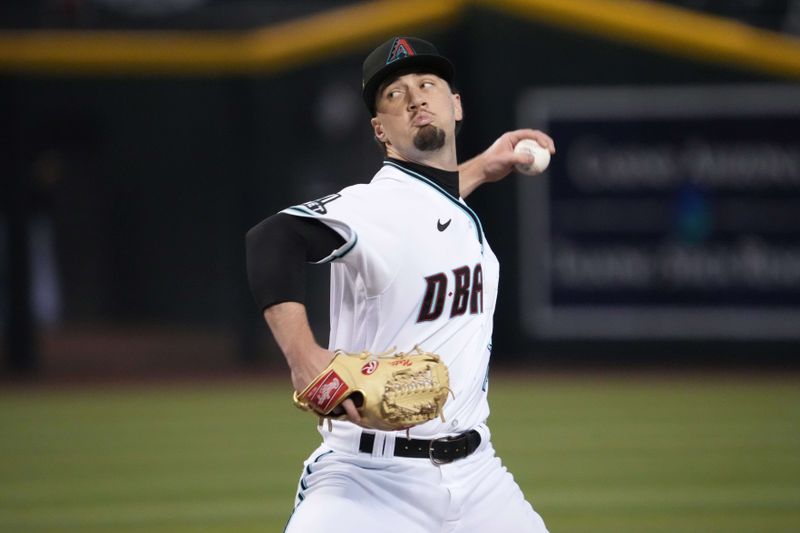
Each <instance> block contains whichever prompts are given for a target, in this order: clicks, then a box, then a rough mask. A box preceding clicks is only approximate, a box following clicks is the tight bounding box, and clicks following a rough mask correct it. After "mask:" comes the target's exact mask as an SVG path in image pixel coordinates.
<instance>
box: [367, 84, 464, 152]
mask: <svg viewBox="0 0 800 533" xmlns="http://www.w3.org/2000/svg"><path fill="white" fill-rule="evenodd" d="M375 104H376V105H375V109H376V116H375V118H373V119H372V126H373V129H374V133H375V136H376V137H377V138H378V140H380V141H381V142H383V143H386V146H387V149H389V150H390V152H396V153H398V154H401V155H409V154H414V153H415V152H430V151H434V150H440V149H441V148H443V147H444V146H448V145H450V146H453V147H455V142H454V137H455V124H456V121H457V120H461V118H462V110H461V97H460V96H459V95H457V94H453V93H452V92H451V90H450V85H449V84H448V83H447V82H446V81H445V80H443V79H442V78H440V77H439V76H437V75H435V74H425V73H410V74H404V75H402V76H399V77H397V78H395V79H393V80H390V81H389V83H386V84H384V85H382V86H381V87H380V88H379V89H378V94H377V95H376V98H375Z"/></svg>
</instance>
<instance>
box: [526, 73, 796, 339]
mask: <svg viewBox="0 0 800 533" xmlns="http://www.w3.org/2000/svg"><path fill="white" fill-rule="evenodd" d="M518 104H519V105H518V115H517V118H518V122H519V124H520V125H521V126H524V127H535V128H540V129H542V130H544V131H547V132H548V133H549V134H550V135H551V136H552V137H553V138H554V139H555V141H556V147H557V150H558V152H557V154H556V156H555V157H553V160H552V162H551V164H550V167H549V168H548V170H547V172H546V173H545V175H544V176H539V177H533V178H531V177H525V176H522V177H520V178H519V179H518V184H519V185H518V186H519V196H518V197H519V213H520V261H521V268H520V272H521V291H522V292H521V298H520V301H521V302H522V303H521V307H522V308H521V315H520V316H521V319H522V325H523V328H524V330H525V331H526V333H527V334H529V335H531V336H533V337H537V338H617V339H625V338H630V339H634V338H674V339H680V338H687V339H689V338H709V339H713V338H754V339H765V338H800V86H783V85H781V86H703V87H696V86H693V87H658V88H596V89H583V88H581V89H573V88H563V89H548V90H536V91H530V92H527V93H524V94H523V95H522V97H521V98H520V100H519V102H518Z"/></svg>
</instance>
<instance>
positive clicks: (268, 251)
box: [245, 213, 345, 310]
mask: <svg viewBox="0 0 800 533" xmlns="http://www.w3.org/2000/svg"><path fill="white" fill-rule="evenodd" d="M344 243H345V240H344V238H343V237H342V236H341V235H339V234H338V233H336V232H335V231H334V230H333V229H331V228H330V227H329V226H327V225H325V224H324V223H323V222H321V221H319V220H315V219H313V218H304V217H296V216H292V215H287V214H285V213H278V214H276V215H273V216H271V217H269V218H267V219H265V220H263V221H261V222H260V223H259V224H258V225H256V226H254V227H253V228H251V229H250V231H248V232H247V236H246V237H245V244H246V248H247V278H248V280H249V282H250V291H251V292H252V293H253V298H254V299H255V301H256V304H257V305H258V306H259V307H260V308H261V310H264V309H266V308H267V307H270V306H272V305H275V304H278V303H281V302H300V303H304V302H305V293H306V291H305V286H306V264H307V263H308V262H315V261H319V260H321V259H324V258H325V257H327V256H328V255H330V253H331V252H332V251H334V250H335V249H337V248H339V247H341V246H342V245H343V244H344Z"/></svg>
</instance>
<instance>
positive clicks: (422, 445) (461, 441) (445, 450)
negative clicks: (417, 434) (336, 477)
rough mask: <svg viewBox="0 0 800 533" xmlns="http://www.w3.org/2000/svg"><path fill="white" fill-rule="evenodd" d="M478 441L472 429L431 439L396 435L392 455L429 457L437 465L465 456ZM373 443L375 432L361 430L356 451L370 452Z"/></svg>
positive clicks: (418, 457)
mask: <svg viewBox="0 0 800 533" xmlns="http://www.w3.org/2000/svg"><path fill="white" fill-rule="evenodd" d="M480 443H481V434H480V433H478V432H477V431H475V430H474V429H473V430H471V431H467V432H466V433H462V434H461V435H456V436H454V437H441V438H438V439H433V440H424V439H404V438H401V437H398V438H396V439H395V441H394V455H395V457H415V458H417V459H430V460H431V462H432V463H433V464H437V465H438V464H445V463H450V462H452V461H454V460H456V459H463V458H464V457H467V456H468V455H470V454H471V453H472V452H474V451H475V450H477V449H478V446H479V445H480ZM374 445H375V434H374V433H366V432H362V433H361V441H360V442H359V444H358V451H360V452H364V453H372V449H373V447H374Z"/></svg>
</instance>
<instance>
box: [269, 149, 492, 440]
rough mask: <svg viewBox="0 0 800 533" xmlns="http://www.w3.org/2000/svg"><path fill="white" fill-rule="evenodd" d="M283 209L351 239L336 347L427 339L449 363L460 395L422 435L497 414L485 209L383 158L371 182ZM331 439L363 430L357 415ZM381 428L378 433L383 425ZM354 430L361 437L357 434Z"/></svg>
mask: <svg viewBox="0 0 800 533" xmlns="http://www.w3.org/2000/svg"><path fill="white" fill-rule="evenodd" d="M283 212H284V213H288V214H291V215H297V216H303V217H312V218H316V219H318V220H321V221H322V222H324V223H325V224H327V225H328V226H330V227H331V228H333V229H334V230H335V231H336V232H338V233H339V234H340V235H341V236H342V237H343V238H344V239H345V241H346V243H345V244H344V245H343V246H341V247H340V248H339V249H337V250H335V251H334V252H333V253H331V254H330V255H329V256H328V257H326V258H325V259H323V260H322V261H320V263H324V262H331V309H330V316H331V333H330V341H329V348H330V349H331V350H336V349H341V350H345V351H348V352H360V351H362V350H369V351H370V352H373V353H380V352H384V351H386V350H389V349H392V348H396V349H397V350H400V351H410V350H412V349H413V348H414V346H416V345H419V346H420V347H421V348H422V349H423V350H426V351H430V352H434V353H437V354H439V355H440V356H441V358H442V360H443V361H444V362H445V363H446V364H447V367H448V369H449V372H450V386H451V388H452V390H453V394H454V397H451V398H450V399H449V400H448V402H447V403H446V405H445V408H444V416H445V419H446V422H444V423H443V422H442V421H441V420H439V419H435V420H432V421H430V422H427V423H425V424H422V425H419V426H417V427H414V428H413V429H411V436H412V437H414V438H434V437H440V436H444V435H452V434H455V433H462V432H464V431H468V430H470V429H473V428H475V427H477V426H479V425H480V424H482V423H483V422H484V421H485V420H486V418H487V417H488V416H489V405H488V402H487V399H486V393H487V371H488V365H489V356H490V352H491V338H492V315H493V313H494V308H495V301H496V298H497V285H498V279H499V264H498V262H497V258H496V257H495V255H494V253H493V252H492V249H491V248H490V247H489V243H488V242H486V237H485V236H484V234H483V228H482V227H481V223H480V220H479V219H478V217H477V215H476V214H475V213H474V212H473V211H472V210H471V209H470V208H469V207H468V206H467V205H466V204H465V203H464V201H463V200H461V199H460V198H455V197H453V196H452V195H451V194H449V193H448V192H446V191H445V190H444V189H443V188H441V187H440V186H439V185H438V184H436V183H435V182H434V181H432V180H430V179H428V178H426V177H425V176H423V175H421V174H419V173H417V172H414V171H412V170H409V169H406V168H403V167H401V166H399V165H397V164H395V163H394V162H392V161H385V162H384V165H383V167H382V168H381V169H380V170H379V171H378V173H377V174H376V175H375V177H374V178H373V179H372V181H371V182H370V183H369V184H361V185H354V186H352V187H347V188H345V189H343V190H342V191H340V192H339V193H337V194H332V195H329V196H326V197H324V198H320V199H318V200H315V201H311V202H307V203H305V204H302V205H297V206H293V207H290V208H288V209H285V210H284V211H283ZM320 431H321V432H322V434H323V436H324V437H325V439H326V442H327V441H328V439H329V438H338V439H341V438H342V437H346V436H347V435H348V434H351V435H357V434H360V431H361V430H360V428H358V427H357V426H355V425H354V424H351V423H350V422H338V421H337V422H334V426H333V432H332V434H331V433H329V432H328V431H327V429H326V427H325V426H323V427H322V428H321V429H320ZM378 433H380V432H378ZM354 438H355V437H354Z"/></svg>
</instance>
